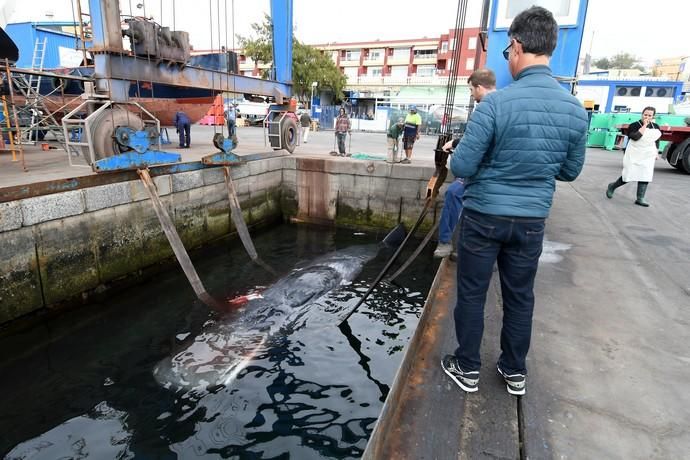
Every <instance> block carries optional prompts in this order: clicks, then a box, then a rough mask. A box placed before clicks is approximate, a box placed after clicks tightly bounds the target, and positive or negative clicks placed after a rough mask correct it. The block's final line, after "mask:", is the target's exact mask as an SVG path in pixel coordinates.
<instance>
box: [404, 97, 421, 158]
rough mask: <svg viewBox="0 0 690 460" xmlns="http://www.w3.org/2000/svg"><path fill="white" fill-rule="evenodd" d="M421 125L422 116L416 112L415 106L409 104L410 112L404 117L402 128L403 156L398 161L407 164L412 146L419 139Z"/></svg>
mask: <svg viewBox="0 0 690 460" xmlns="http://www.w3.org/2000/svg"><path fill="white" fill-rule="evenodd" d="M421 127H422V117H421V116H420V115H419V114H418V113H417V106H416V105H411V106H410V113H408V114H407V116H406V117H405V128H404V130H403V148H404V149H405V158H403V159H402V161H401V162H400V163H403V164H409V163H410V157H412V146H413V145H414V142H415V141H416V140H417V139H419V132H420V129H421Z"/></svg>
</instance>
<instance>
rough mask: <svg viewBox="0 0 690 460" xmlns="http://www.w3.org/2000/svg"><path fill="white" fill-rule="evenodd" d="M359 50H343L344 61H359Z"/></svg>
mask: <svg viewBox="0 0 690 460" xmlns="http://www.w3.org/2000/svg"><path fill="white" fill-rule="evenodd" d="M359 55H360V52H359V51H354V50H347V51H345V60H346V61H359Z"/></svg>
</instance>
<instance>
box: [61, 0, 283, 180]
mask: <svg viewBox="0 0 690 460" xmlns="http://www.w3.org/2000/svg"><path fill="white" fill-rule="evenodd" d="M89 9H90V15H91V25H92V28H93V40H92V42H91V45H90V47H89V51H90V52H91V54H92V56H93V60H94V67H95V71H94V79H95V86H94V88H93V91H92V92H91V94H90V95H89V99H88V100H87V101H86V102H85V103H83V104H82V105H80V107H79V108H78V109H77V110H74V111H72V112H71V113H70V114H68V115H67V116H66V117H65V118H64V119H63V130H64V132H65V133H66V136H65V137H66V138H68V139H69V136H68V134H69V133H70V132H74V130H79V129H81V132H82V133H83V135H82V136H81V137H80V138H79V139H74V138H72V139H70V140H69V141H68V143H67V144H68V145H67V149H68V151H69V154H68V157H69V159H70V164H72V159H73V157H74V156H76V155H79V154H82V155H84V156H85V157H86V159H87V163H88V164H89V165H91V167H92V168H93V170H94V171H97V172H104V171H117V170H122V169H138V168H145V167H146V166H150V165H155V164H166V163H171V162H173V163H174V162H179V161H180V158H181V157H180V155H179V154H176V153H171V152H165V151H161V150H160V132H161V130H160V124H159V123H158V120H157V119H156V118H155V117H153V116H152V115H151V114H150V113H148V112H146V111H145V110H143V108H141V106H139V105H138V104H135V105H137V106H138V109H137V110H136V111H129V110H128V109H131V104H134V103H133V102H130V101H129V100H128V95H129V87H130V85H131V83H132V82H133V81H144V82H150V83H151V84H153V83H160V84H168V85H174V86H180V87H195V88H205V89H209V90H211V91H213V92H215V93H222V92H230V93H239V94H247V95H259V96H263V97H268V98H270V99H271V100H273V101H274V102H275V104H276V105H277V106H278V107H279V108H280V110H281V111H283V112H285V113H288V112H294V108H292V107H290V105H289V104H288V101H289V98H290V95H291V93H292V83H291V81H292V0H271V16H272V20H273V57H274V58H273V61H274V67H273V75H272V77H273V78H274V79H273V80H265V79H260V78H252V77H247V76H243V75H233V76H232V78H228V73H227V72H221V71H215V70H208V69H200V68H195V67H189V66H187V65H186V63H187V59H188V58H189V50H190V46H189V39H188V36H187V33H186V32H183V31H171V30H170V29H169V28H167V27H162V26H159V25H157V24H155V23H153V22H150V21H149V22H147V20H143V19H139V18H132V19H129V20H128V21H127V23H128V26H129V29H127V30H125V31H123V30H122V25H121V18H120V6H119V2H118V1H117V0H89ZM138 21H139V22H138ZM141 21H144V22H141ZM123 34H124V35H126V36H128V37H129V39H130V40H131V41H132V42H133V43H135V44H136V46H135V47H133V49H134V50H135V51H136V52H135V53H130V52H129V50H127V49H125V48H124V45H123V41H122V36H123ZM128 104H129V105H128ZM142 111H143V112H145V114H144V115H145V116H146V117H145V118H147V119H146V120H143V119H142V117H140V116H139V115H142ZM84 114H88V116H85V115H84ZM144 115H142V116H144ZM280 118H281V120H282V119H284V120H285V123H287V124H290V122H292V121H293V120H292V119H291V117H280ZM154 126H155V128H154ZM291 126H292V125H291ZM276 129H277V131H278V132H279V133H281V135H282V134H283V133H285V135H286V136H288V135H291V134H294V133H292V131H291V130H290V129H283V126H282V125H280V126H278V127H276ZM156 138H157V139H158V140H157V141H156V140H155V139H156ZM154 144H157V145H156V146H154ZM213 145H214V146H215V147H216V148H217V149H218V152H217V153H213V154H211V155H208V156H206V157H204V159H203V162H204V163H205V164H208V165H232V164H238V163H241V159H240V158H239V157H237V156H236V155H234V154H233V153H232V149H234V148H235V146H236V145H237V140H236V139H225V138H222V135H220V137H218V135H216V136H214V138H213ZM271 145H272V146H273V147H274V149H275V148H284V147H283V146H285V145H292V143H291V142H289V140H288V139H283V138H282V137H281V138H280V139H271ZM288 151H290V152H292V150H291V149H288Z"/></svg>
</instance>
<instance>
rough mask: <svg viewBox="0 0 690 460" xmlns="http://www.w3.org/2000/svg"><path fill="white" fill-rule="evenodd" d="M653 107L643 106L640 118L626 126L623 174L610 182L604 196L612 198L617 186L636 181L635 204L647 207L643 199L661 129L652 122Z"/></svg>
mask: <svg viewBox="0 0 690 460" xmlns="http://www.w3.org/2000/svg"><path fill="white" fill-rule="evenodd" d="M654 114H656V109H655V108H654V107H645V109H644V110H643V111H642V120H639V121H636V122H635V123H631V124H630V125H629V126H628V138H629V139H630V141H629V142H628V146H627V147H626V149H625V156H624V157H623V174H622V175H621V177H619V178H618V179H616V181H615V182H611V183H610V184H609V186H608V187H607V188H606V197H607V198H613V192H614V190H616V189H617V188H618V187H620V186H621V185H623V184H627V183H628V182H634V181H636V182H637V199H636V200H635V204H637V205H639V206H644V207H648V206H649V203H647V202H646V201H645V199H644V195H645V193H646V192H647V185H649V183H650V182H651V181H652V176H653V175H654V161H655V160H657V158H658V155H659V150H658V149H659V145H658V144H659V138H660V137H661V131H660V130H659V125H657V124H656V123H654V122H653V121H652V120H653V119H654Z"/></svg>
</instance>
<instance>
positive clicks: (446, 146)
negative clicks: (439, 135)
mask: <svg viewBox="0 0 690 460" xmlns="http://www.w3.org/2000/svg"><path fill="white" fill-rule="evenodd" d="M441 150H443V151H444V152H450V151H451V150H453V140H452V139H451V140H449V141H448V142H446V143H445V144H443V147H441Z"/></svg>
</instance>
